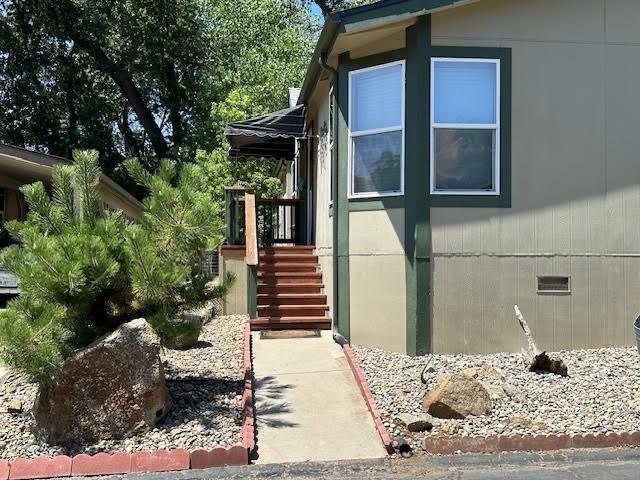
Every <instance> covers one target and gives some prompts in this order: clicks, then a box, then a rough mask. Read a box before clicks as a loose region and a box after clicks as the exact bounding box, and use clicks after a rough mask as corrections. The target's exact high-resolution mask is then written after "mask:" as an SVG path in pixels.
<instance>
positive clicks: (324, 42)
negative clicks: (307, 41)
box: [298, 15, 340, 105]
mask: <svg viewBox="0 0 640 480" xmlns="http://www.w3.org/2000/svg"><path fill="white" fill-rule="evenodd" d="M339 27H340V22H339V21H335V20H334V19H333V18H332V16H330V15H327V16H325V17H324V25H323V27H322V32H320V38H318V42H317V43H316V48H315V49H314V51H313V55H312V56H311V61H310V62H309V66H308V67H307V73H306V75H305V76H304V82H303V83H302V87H301V88H300V95H298V105H303V104H305V105H306V104H307V102H308V101H309V98H311V94H312V93H313V90H314V89H315V87H316V84H317V83H318V80H319V79H320V74H321V73H322V67H321V66H320V59H321V58H322V56H323V55H324V54H326V53H327V52H328V51H329V50H331V47H333V44H334V43H335V41H336V38H338V28H339Z"/></svg>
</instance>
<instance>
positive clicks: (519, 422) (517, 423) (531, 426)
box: [507, 415, 549, 432]
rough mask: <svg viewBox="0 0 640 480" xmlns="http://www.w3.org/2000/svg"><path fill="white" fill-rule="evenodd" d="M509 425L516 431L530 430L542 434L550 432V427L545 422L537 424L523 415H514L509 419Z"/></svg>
mask: <svg viewBox="0 0 640 480" xmlns="http://www.w3.org/2000/svg"><path fill="white" fill-rule="evenodd" d="M507 424H508V425H509V426H510V427H512V428H516V429H521V430H529V431H532V432H540V431H544V430H548V429H549V426H548V425H547V424H546V423H544V422H536V421H534V420H532V419H530V418H529V417H525V416H522V415H513V416H511V417H509V418H508V419H507Z"/></svg>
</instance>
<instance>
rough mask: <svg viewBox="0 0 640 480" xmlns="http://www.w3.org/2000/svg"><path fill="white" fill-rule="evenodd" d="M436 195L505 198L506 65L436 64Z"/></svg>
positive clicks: (448, 61) (433, 122) (433, 188)
mask: <svg viewBox="0 0 640 480" xmlns="http://www.w3.org/2000/svg"><path fill="white" fill-rule="evenodd" d="M431 67H432V85H431V88H432V91H431V105H432V111H431V193H434V194H476V195H477V194H480V195H481V194H493V195H496V194H498V193H499V171H500V169H499V161H500V159H499V148H498V145H499V138H500V125H499V117H500V106H499V105H500V99H499V93H498V92H499V82H500V76H499V75H500V74H499V71H500V68H499V67H500V61H499V60H494V59H462V58H458V59H456V58H433V59H432V62H431Z"/></svg>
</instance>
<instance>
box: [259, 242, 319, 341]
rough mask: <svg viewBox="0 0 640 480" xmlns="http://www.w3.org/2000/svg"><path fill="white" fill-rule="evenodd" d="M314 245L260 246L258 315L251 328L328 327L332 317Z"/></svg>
mask: <svg viewBox="0 0 640 480" xmlns="http://www.w3.org/2000/svg"><path fill="white" fill-rule="evenodd" d="M328 310H329V306H328V304H327V295H326V293H324V284H323V283H322V273H321V272H320V266H319V264H318V257H317V255H315V253H314V247H310V246H298V245H296V246H288V247H266V248H261V249H260V262H259V265H258V318H256V319H254V320H251V328H252V329H253V330H263V329H305V328H306V329H308V328H319V329H330V328H331V318H329V317H328V316H327V312H328Z"/></svg>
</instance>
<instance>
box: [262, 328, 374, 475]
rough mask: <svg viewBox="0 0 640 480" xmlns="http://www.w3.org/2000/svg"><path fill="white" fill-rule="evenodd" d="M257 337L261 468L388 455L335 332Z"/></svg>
mask: <svg viewBox="0 0 640 480" xmlns="http://www.w3.org/2000/svg"><path fill="white" fill-rule="evenodd" d="M252 335H253V369H254V374H255V378H256V382H255V401H256V420H257V423H256V425H257V438H258V455H259V457H258V459H257V463H289V462H305V461H327V460H343V459H362V458H379V457H384V456H385V455H386V452H385V450H384V448H383V446H382V442H381V441H380V437H379V436H378V433H377V431H376V429H375V426H374V423H373V419H372V418H371V415H370V414H369V411H368V410H367V407H366V405H365V403H364V400H363V398H362V396H361V394H360V392H359V390H358V387H357V385H356V383H355V380H354V378H353V374H352V373H351V370H350V369H349V366H348V364H347V361H346V359H345V357H344V354H343V353H342V348H341V347H340V346H339V345H338V344H336V343H335V342H334V341H333V339H332V338H331V332H330V331H323V332H322V334H321V336H320V337H315V338H288V339H261V338H260V332H254V333H253V334H252Z"/></svg>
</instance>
